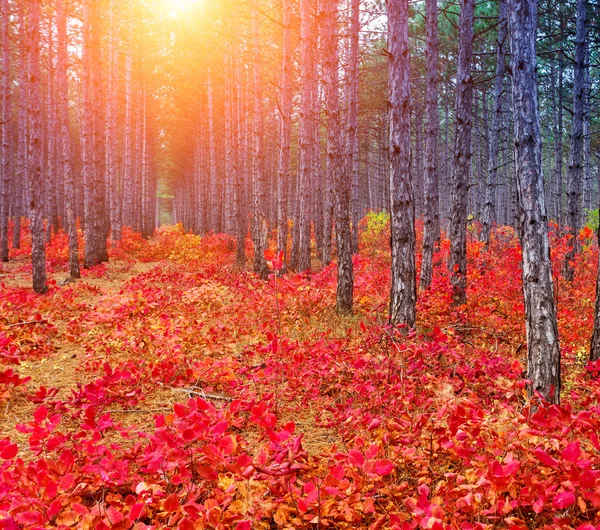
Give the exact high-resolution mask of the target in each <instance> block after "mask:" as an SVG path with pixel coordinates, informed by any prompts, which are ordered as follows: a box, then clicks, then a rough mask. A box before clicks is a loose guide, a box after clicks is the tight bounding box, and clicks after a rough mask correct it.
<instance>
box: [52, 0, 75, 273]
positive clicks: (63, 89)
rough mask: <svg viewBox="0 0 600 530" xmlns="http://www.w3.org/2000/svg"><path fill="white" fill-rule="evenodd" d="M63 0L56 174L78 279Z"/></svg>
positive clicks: (60, 3) (59, 9)
mask: <svg viewBox="0 0 600 530" xmlns="http://www.w3.org/2000/svg"><path fill="white" fill-rule="evenodd" d="M63 2H64V0H56V25H57V47H58V50H57V63H56V77H57V90H58V121H59V137H60V140H59V147H58V149H59V171H60V172H61V173H62V177H63V183H64V190H65V213H66V225H67V234H68V237H69V273H70V275H71V278H74V279H76V278H79V277H80V276H81V273H80V270H79V243H78V241H77V217H76V215H75V182H74V177H73V169H72V166H71V135H70V132H69V82H68V77H67V62H68V56H67V18H66V15H65V9H64V3H63Z"/></svg>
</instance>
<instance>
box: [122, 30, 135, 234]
mask: <svg viewBox="0 0 600 530" xmlns="http://www.w3.org/2000/svg"><path fill="white" fill-rule="evenodd" d="M132 99H133V43H132V37H131V34H130V35H129V42H128V44H127V56H126V58H125V123H124V124H123V126H124V131H123V197H122V206H121V208H122V210H121V222H122V224H124V225H126V226H128V227H129V228H133V194H134V189H133V187H134V186H133V146H132V140H133V116H132V114H133V109H132V103H133V101H132Z"/></svg>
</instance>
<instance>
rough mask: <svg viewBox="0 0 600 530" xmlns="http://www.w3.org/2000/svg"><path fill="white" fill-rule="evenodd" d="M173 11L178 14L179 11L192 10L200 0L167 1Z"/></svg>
mask: <svg viewBox="0 0 600 530" xmlns="http://www.w3.org/2000/svg"><path fill="white" fill-rule="evenodd" d="M165 1H166V2H167V4H168V5H169V7H170V8H171V10H172V11H173V12H174V13H176V12H178V11H186V10H187V9H190V8H191V7H193V6H194V5H196V4H197V3H198V2H199V0H165Z"/></svg>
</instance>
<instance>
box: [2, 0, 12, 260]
mask: <svg viewBox="0 0 600 530" xmlns="http://www.w3.org/2000/svg"><path fill="white" fill-rule="evenodd" d="M1 5H2V35H1V36H0V46H1V54H2V69H3V70H4V71H3V73H2V89H1V90H2V102H1V112H2V115H1V117H0V120H1V121H2V127H1V129H0V134H1V137H0V148H1V151H0V171H1V175H2V176H1V179H0V260H1V261H3V262H7V261H8V189H9V186H10V171H11V163H10V157H11V145H10V127H9V125H10V121H11V120H10V114H11V108H10V42H9V31H10V30H9V28H10V23H9V19H10V5H9V2H8V0H2V4H1Z"/></svg>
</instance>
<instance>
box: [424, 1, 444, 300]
mask: <svg viewBox="0 0 600 530" xmlns="http://www.w3.org/2000/svg"><path fill="white" fill-rule="evenodd" d="M437 9H438V6H437V0H426V2H425V11H426V25H427V44H426V46H427V48H426V60H427V93H426V107H427V108H426V116H427V121H426V133H425V134H426V137H425V182H424V189H423V194H424V201H425V203H424V212H423V214H424V215H423V258H422V261H421V280H420V285H421V288H422V289H428V288H429V286H430V285H431V278H432V274H433V251H434V247H435V244H436V242H437V241H438V240H439V238H440V195H439V178H438V170H437V167H438V150H437V142H438V135H439V130H440V115H439V110H438V93H437V77H438V73H437V67H438V13H437Z"/></svg>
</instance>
